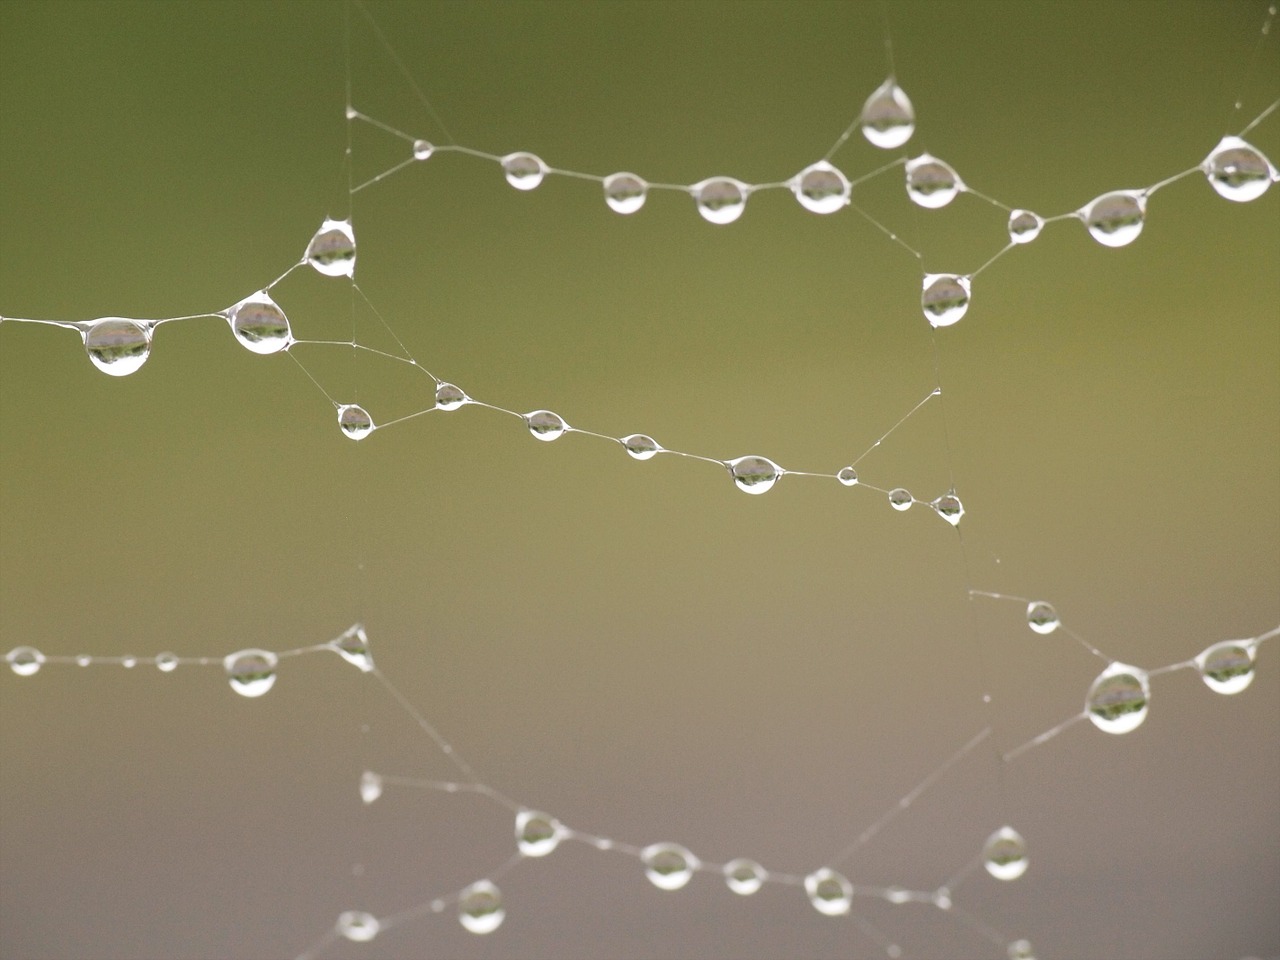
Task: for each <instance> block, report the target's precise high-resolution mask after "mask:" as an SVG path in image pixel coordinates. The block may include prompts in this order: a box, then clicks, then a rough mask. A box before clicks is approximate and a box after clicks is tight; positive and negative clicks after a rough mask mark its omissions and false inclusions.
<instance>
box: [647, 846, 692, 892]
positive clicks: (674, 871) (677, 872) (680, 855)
mask: <svg viewBox="0 0 1280 960" xmlns="http://www.w3.org/2000/svg"><path fill="white" fill-rule="evenodd" d="M640 860H641V861H642V862H643V863H644V875H645V876H646V877H648V878H649V882H650V883H652V884H653V885H654V886H655V887H657V888H658V889H659V890H679V889H680V888H681V887H683V886H684V885H685V884H686V883H688V882H689V879H690V878H691V877H692V876H693V871H694V870H696V869H697V868H698V858H697V857H695V856H694V855H693V854H692V853H690V852H689V851H688V850H686V849H685V848H684V847H682V846H680V845H679V844H678V843H655V844H652V845H650V846H647V847H645V848H644V849H643V850H641V851H640Z"/></svg>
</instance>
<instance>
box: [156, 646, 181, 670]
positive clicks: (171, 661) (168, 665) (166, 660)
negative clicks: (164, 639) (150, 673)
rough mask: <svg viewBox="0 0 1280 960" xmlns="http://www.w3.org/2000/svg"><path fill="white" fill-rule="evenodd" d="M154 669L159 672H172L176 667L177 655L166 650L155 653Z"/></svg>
mask: <svg viewBox="0 0 1280 960" xmlns="http://www.w3.org/2000/svg"><path fill="white" fill-rule="evenodd" d="M156 669H158V670H159V671H160V672H161V673H173V671H174V670H176V669H178V655H177V654H176V653H169V652H167V651H166V652H165V653H158V654H156Z"/></svg>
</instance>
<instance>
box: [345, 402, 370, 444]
mask: <svg viewBox="0 0 1280 960" xmlns="http://www.w3.org/2000/svg"><path fill="white" fill-rule="evenodd" d="M338 427H339V429H341V430H342V432H343V433H345V434H346V435H347V436H348V437H350V438H351V439H352V440H363V439H364V438H365V437H367V436H368V435H369V434H371V433H373V417H371V416H369V413H368V411H366V410H365V408H364V407H362V406H359V405H358V404H354V403H344V404H342V405H341V406H339V407H338Z"/></svg>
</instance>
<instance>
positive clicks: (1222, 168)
mask: <svg viewBox="0 0 1280 960" xmlns="http://www.w3.org/2000/svg"><path fill="white" fill-rule="evenodd" d="M1200 169H1201V170H1203V171H1204V175H1205V176H1206V177H1208V178H1209V185H1210V186H1211V187H1213V189H1214V190H1216V191H1218V194H1219V196H1223V197H1226V198H1227V199H1228V200H1235V201H1236V202H1237V203H1247V202H1248V201H1250V200H1256V199H1258V197H1260V196H1262V195H1263V194H1264V193H1266V192H1267V187H1269V186H1271V181H1272V180H1276V179H1280V174H1277V172H1276V168H1275V167H1273V166H1272V165H1271V161H1270V160H1268V159H1267V158H1266V157H1265V156H1263V154H1262V153H1261V151H1259V150H1258V149H1257V148H1256V147H1254V146H1251V145H1250V144H1248V143H1246V142H1245V141H1243V140H1241V139H1240V138H1239V137H1223V138H1222V141H1221V142H1220V143H1219V144H1218V145H1217V146H1216V147H1214V148H1213V152H1212V153H1210V154H1209V156H1208V157H1206V158H1205V161H1204V163H1202V164H1200Z"/></svg>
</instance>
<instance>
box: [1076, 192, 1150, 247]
mask: <svg viewBox="0 0 1280 960" xmlns="http://www.w3.org/2000/svg"><path fill="white" fill-rule="evenodd" d="M1079 214H1080V217H1081V219H1082V220H1084V225H1085V226H1086V227H1087V228H1088V229H1089V235H1090V236H1092V237H1093V239H1095V240H1097V241H1098V242H1099V243H1100V244H1102V245H1103V246H1106V247H1123V246H1126V245H1127V244H1130V243H1133V241H1135V240H1137V239H1138V234H1140V233H1141V232H1142V223H1143V218H1144V217H1146V214H1147V197H1146V194H1144V193H1142V192H1141V191H1140V190H1117V191H1115V192H1114V193H1104V194H1103V195H1102V196H1100V197H1098V198H1097V199H1096V200H1094V201H1092V202H1091V203H1090V204H1089V205H1088V206H1087V207H1085V208H1084V209H1082V210H1080V211H1079Z"/></svg>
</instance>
